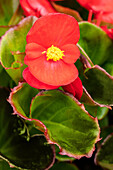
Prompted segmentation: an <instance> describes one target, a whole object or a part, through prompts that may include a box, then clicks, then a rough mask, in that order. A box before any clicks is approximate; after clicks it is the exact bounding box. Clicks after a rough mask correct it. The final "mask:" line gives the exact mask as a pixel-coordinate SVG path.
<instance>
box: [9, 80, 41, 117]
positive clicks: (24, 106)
mask: <svg viewBox="0 0 113 170" xmlns="http://www.w3.org/2000/svg"><path fill="white" fill-rule="evenodd" d="M38 92H39V91H38V89H35V88H33V87H31V86H30V85H28V84H27V83H20V84H19V85H18V86H17V87H15V88H14V90H13V91H12V93H11V95H10V97H9V102H10V103H11V104H12V106H14V109H15V111H17V112H18V113H21V114H22V115H23V116H27V117H29V115H30V104H31V101H32V99H33V97H35V96H36V95H37V94H38Z"/></svg>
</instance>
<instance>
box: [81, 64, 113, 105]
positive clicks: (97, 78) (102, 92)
mask: <svg viewBox="0 0 113 170" xmlns="http://www.w3.org/2000/svg"><path fill="white" fill-rule="evenodd" d="M85 76H86V78H84V80H83V81H82V82H83V85H84V86H85V88H86V89H87V91H88V93H89V94H90V95H91V97H92V98H93V100H94V101H96V102H97V103H99V104H101V105H103V107H105V106H110V105H113V77H112V76H110V75H109V74H108V73H107V72H106V71H105V70H104V69H102V68H101V67H99V66H98V65H95V66H94V67H93V68H90V69H88V70H87V71H86V72H85Z"/></svg>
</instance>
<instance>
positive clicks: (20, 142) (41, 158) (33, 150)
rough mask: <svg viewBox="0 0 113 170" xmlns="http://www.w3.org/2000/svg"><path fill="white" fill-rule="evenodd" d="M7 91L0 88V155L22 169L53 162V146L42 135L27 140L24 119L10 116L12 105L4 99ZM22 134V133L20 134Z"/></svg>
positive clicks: (38, 167) (41, 167)
mask: <svg viewBox="0 0 113 170" xmlns="http://www.w3.org/2000/svg"><path fill="white" fill-rule="evenodd" d="M7 97H8V92H7V91H6V90H4V89H0V109H1V112H0V156H1V157H2V158H3V159H5V160H6V161H8V162H9V163H10V165H11V166H16V167H19V168H23V169H29V170H31V169H40V170H43V169H46V168H48V167H50V166H51V165H52V164H53V162H54V151H53V146H52V145H49V144H48V143H47V141H46V139H45V137H44V135H37V136H36V135H35V136H32V137H30V136H29V140H28V137H27V135H26V133H22V132H23V128H24V126H25V124H24V121H22V120H21V119H19V118H17V116H12V115H11V113H12V107H11V106H10V104H9V103H8V102H7V101H6V98H7ZM21 134H23V135H21Z"/></svg>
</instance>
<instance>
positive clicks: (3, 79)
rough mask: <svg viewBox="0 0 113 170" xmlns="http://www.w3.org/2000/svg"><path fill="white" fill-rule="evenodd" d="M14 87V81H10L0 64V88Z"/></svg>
mask: <svg viewBox="0 0 113 170" xmlns="http://www.w3.org/2000/svg"><path fill="white" fill-rule="evenodd" d="M14 85H15V83H14V81H13V80H12V79H11V77H10V76H9V75H8V74H7V72H6V71H5V69H4V68H3V67H2V65H1V64H0V87H9V88H13V87H14Z"/></svg>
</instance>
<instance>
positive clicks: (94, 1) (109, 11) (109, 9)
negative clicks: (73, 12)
mask: <svg viewBox="0 0 113 170" xmlns="http://www.w3.org/2000/svg"><path fill="white" fill-rule="evenodd" d="M77 2H78V3H80V5H81V6H83V7H84V8H86V9H87V10H92V12H93V13H94V15H95V18H96V19H97V20H98V19H100V18H101V20H102V21H105V22H109V23H113V0H77Z"/></svg>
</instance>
